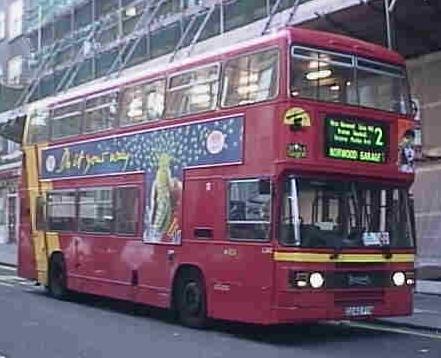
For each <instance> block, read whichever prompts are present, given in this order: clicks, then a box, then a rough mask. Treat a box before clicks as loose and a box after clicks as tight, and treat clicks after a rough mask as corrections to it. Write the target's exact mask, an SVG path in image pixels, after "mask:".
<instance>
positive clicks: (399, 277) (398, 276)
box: [392, 271, 406, 286]
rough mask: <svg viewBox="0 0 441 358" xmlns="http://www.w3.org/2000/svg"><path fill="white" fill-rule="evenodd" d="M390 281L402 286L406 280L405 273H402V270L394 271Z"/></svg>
mask: <svg viewBox="0 0 441 358" xmlns="http://www.w3.org/2000/svg"><path fill="white" fill-rule="evenodd" d="M392 282H393V283H394V285H395V286H403V285H404V283H405V282H406V275H405V274H404V272H401V271H399V272H395V273H394V274H393V275H392Z"/></svg>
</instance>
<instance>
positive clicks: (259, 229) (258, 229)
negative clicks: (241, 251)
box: [228, 179, 271, 240]
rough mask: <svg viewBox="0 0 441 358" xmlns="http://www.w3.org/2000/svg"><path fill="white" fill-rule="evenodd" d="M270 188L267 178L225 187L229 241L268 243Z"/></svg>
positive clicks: (236, 182) (230, 183) (244, 181)
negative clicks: (259, 241) (266, 241)
mask: <svg viewBox="0 0 441 358" xmlns="http://www.w3.org/2000/svg"><path fill="white" fill-rule="evenodd" d="M270 213H271V186H270V181H269V180H266V179H251V180H233V181H230V182H229V184H228V231H229V236H230V239H232V240H269V237H270V236H269V233H270V216H271V215H270Z"/></svg>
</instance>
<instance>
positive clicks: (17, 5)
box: [6, 0, 24, 41]
mask: <svg viewBox="0 0 441 358" xmlns="http://www.w3.org/2000/svg"><path fill="white" fill-rule="evenodd" d="M13 10H14V11H13ZM17 11H19V12H20V18H19V17H18V16H16V15H13V16H12V14H15V13H16V12H17ZM23 17H24V2H23V0H15V1H13V2H11V3H10V4H9V6H8V15H7V26H6V27H7V29H8V39H9V41H13V40H14V39H16V38H17V37H19V36H21V35H22V34H23ZM17 23H19V24H20V26H16V24H17ZM11 25H12V26H11ZM12 29H14V30H12Z"/></svg>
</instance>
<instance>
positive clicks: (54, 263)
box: [48, 254, 68, 300]
mask: <svg viewBox="0 0 441 358" xmlns="http://www.w3.org/2000/svg"><path fill="white" fill-rule="evenodd" d="M48 291H49V294H50V295H51V296H52V297H54V298H56V299H59V300H63V299H66V298H67V296H68V289H67V275H66V265H65V263H64V258H63V256H62V255H58V254H56V255H53V256H52V257H51V260H50V262H49V274H48Z"/></svg>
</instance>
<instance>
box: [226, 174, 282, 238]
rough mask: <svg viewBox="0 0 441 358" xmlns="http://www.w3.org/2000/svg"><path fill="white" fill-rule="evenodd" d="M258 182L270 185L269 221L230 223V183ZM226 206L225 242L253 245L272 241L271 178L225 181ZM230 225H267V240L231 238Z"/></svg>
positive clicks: (272, 202)
mask: <svg viewBox="0 0 441 358" xmlns="http://www.w3.org/2000/svg"><path fill="white" fill-rule="evenodd" d="M260 180H268V181H269V183H270V194H269V196H270V202H269V220H268V222H266V221H258V220H234V221H230V184H231V183H259V181H260ZM225 183H226V204H227V205H226V206H225V218H226V220H225V226H226V234H227V238H226V240H227V241H230V242H253V243H268V242H271V241H272V233H273V220H274V218H273V204H274V198H273V194H274V187H275V186H274V183H273V181H272V180H271V177H269V176H264V177H254V178H243V179H237V178H236V179H226V180H225ZM231 223H233V224H234V223H235V224H268V238H265V239H264V238H262V239H241V238H233V237H231V236H230V229H229V225H230V224H231Z"/></svg>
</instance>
